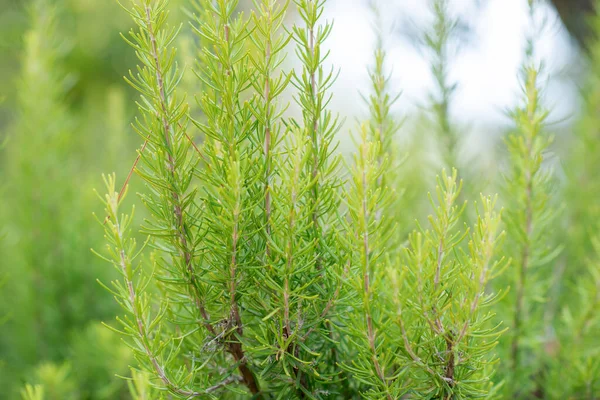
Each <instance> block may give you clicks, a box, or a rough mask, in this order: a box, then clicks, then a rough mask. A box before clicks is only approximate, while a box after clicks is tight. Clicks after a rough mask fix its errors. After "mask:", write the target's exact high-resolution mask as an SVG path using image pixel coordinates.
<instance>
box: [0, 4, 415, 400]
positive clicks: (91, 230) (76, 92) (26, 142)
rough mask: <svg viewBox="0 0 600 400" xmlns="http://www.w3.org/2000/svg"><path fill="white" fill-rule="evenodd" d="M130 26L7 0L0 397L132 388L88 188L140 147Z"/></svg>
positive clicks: (91, 10)
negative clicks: (32, 388) (36, 387)
mask: <svg viewBox="0 0 600 400" xmlns="http://www.w3.org/2000/svg"><path fill="white" fill-rule="evenodd" d="M172 3H174V4H173V7H172V9H174V10H176V9H179V7H177V5H178V4H181V3H183V0H172ZM48 5H51V7H48ZM171 18H172V22H173V23H178V22H181V21H183V20H184V13H183V12H180V13H177V14H174V15H171ZM131 26H132V23H131V21H130V19H129V16H128V15H127V13H125V12H124V11H123V10H122V9H121V8H120V7H119V5H118V3H117V2H116V1H114V0H62V1H60V0H56V1H51V0H40V1H25V0H0V77H1V79H0V146H1V148H0V277H2V282H3V284H2V287H1V289H0V317H1V318H2V325H1V326H0V387H2V391H1V392H0V398H3V399H4V398H6V399H17V398H20V390H21V388H22V387H23V385H24V384H25V383H33V384H35V383H40V384H43V385H44V387H45V388H46V399H57V400H58V399H119V398H123V399H125V398H129V397H130V395H129V394H128V390H127V384H126V382H125V381H124V380H122V379H120V378H118V377H116V375H123V376H127V375H129V374H130V372H129V365H130V364H131V363H132V360H131V358H130V355H129V352H128V349H127V348H126V347H124V345H123V344H122V342H121V341H120V339H119V338H118V336H117V335H116V334H114V333H113V332H111V331H110V330H108V329H106V328H105V327H104V326H102V324H101V321H106V322H111V321H113V320H114V318H115V315H117V313H118V306H117V304H116V302H115V301H114V300H113V299H112V296H111V294H110V293H109V292H108V291H106V290H105V289H103V288H102V287H101V286H100V285H99V284H98V283H97V279H99V280H101V281H103V282H107V281H109V280H110V279H112V277H113V268H112V267H111V266H110V265H107V264H106V263H105V262H104V261H103V260H101V259H99V258H97V257H96V256H94V255H93V254H92V252H91V251H90V248H98V247H100V246H102V237H101V234H100V232H101V229H100V228H99V227H98V225H97V222H96V220H95V219H94V217H93V215H92V211H94V210H96V211H98V210H99V208H100V207H99V202H98V201H97V198H96V195H95V193H94V191H93V188H95V187H98V186H100V182H101V179H100V176H101V174H102V173H105V172H112V171H116V172H118V173H119V176H120V177H121V178H123V177H124V176H125V174H126V171H128V170H129V168H130V167H131V164H132V162H133V159H134V158H135V149H136V148H137V147H138V146H139V144H140V140H139V138H138V137H137V136H136V135H135V133H134V132H133V131H132V130H131V129H130V128H129V123H130V121H131V119H132V118H133V116H134V115H135V109H134V105H135V103H134V93H133V91H132V90H130V88H129V87H128V86H127V85H126V83H125V82H124V81H123V79H122V76H123V75H124V74H125V73H126V71H127V70H128V69H130V68H133V67H134V66H135V65H136V59H135V55H134V53H133V51H132V50H131V49H130V48H129V47H128V45H127V44H126V43H125V42H124V41H123V40H122V39H121V38H120V32H126V31H128V30H129V29H130V27H131ZM180 40H181V43H180V44H179V47H180V49H181V50H182V52H181V53H182V54H180V56H181V57H184V58H186V57H187V58H190V59H191V57H192V56H191V55H190V54H187V53H186V49H187V48H189V43H190V41H191V40H192V39H190V37H188V36H185V35H183V36H181V38H180ZM366 63H367V60H364V64H365V65H366ZM365 71H366V69H365ZM184 84H189V85H191V84H192V83H185V82H184ZM349 89H351V90H353V91H355V90H356V87H355V86H351V87H350V88H349ZM357 98H358V96H357ZM346 101H348V100H346ZM342 106H344V107H346V106H347V104H345V103H344V104H342ZM347 114H348V115H352V111H349V112H348V113H347ZM417 170H418V165H415V171H417ZM138 184H139V183H138V182H137V181H136V180H134V181H133V182H132V185H133V188H132V191H135V186H136V185H138ZM411 190H412V191H414V192H417V191H421V188H420V187H417V186H415V187H412V188H410V189H409V191H408V193H407V195H414V194H411V193H412V192H411ZM134 197H135V196H130V199H133V198H134Z"/></svg>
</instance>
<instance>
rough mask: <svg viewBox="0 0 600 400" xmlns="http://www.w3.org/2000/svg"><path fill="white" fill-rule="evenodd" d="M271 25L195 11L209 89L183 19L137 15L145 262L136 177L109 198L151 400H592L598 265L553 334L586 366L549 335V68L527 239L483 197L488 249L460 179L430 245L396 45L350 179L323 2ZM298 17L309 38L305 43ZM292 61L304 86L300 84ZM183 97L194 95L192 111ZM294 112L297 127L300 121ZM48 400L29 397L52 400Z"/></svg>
mask: <svg viewBox="0 0 600 400" xmlns="http://www.w3.org/2000/svg"><path fill="white" fill-rule="evenodd" d="M430 4H431V5H432V7H433V8H432V9H433V10H434V14H435V17H436V25H435V27H434V29H433V30H432V31H431V32H429V33H427V34H426V42H427V44H428V46H429V48H431V49H432V51H433V52H434V54H435V55H436V57H434V59H435V61H434V65H433V67H432V71H433V74H434V76H435V78H436V81H437V86H438V87H439V89H440V92H441V94H440V97H439V98H437V97H436V98H435V99H433V100H432V102H434V103H435V109H436V112H437V114H436V115H437V117H436V118H437V120H438V122H439V124H440V127H439V132H441V134H440V137H439V138H438V139H439V141H440V142H442V143H441V145H442V148H443V149H444V150H443V151H445V152H446V153H447V154H446V155H445V156H444V162H445V164H447V165H448V166H450V167H453V166H455V164H456V163H457V162H458V152H457V148H458V135H457V130H456V128H455V127H453V125H452V124H451V123H450V118H449V107H450V101H451V98H452V93H453V90H454V85H453V84H451V83H449V79H448V70H447V67H448V59H447V53H448V46H449V39H450V37H451V36H452V34H453V32H454V31H455V30H456V29H457V26H458V25H457V24H458V22H457V21H456V20H454V19H452V18H450V14H449V8H448V7H449V6H448V2H447V1H442V0H435V1H432V2H431V3H430ZM253 5H254V9H253V11H251V12H250V13H249V14H244V13H242V12H240V11H239V10H238V8H239V7H238V6H239V4H238V2H237V0H195V1H194V12H195V14H193V15H191V17H192V18H193V22H192V24H191V26H192V30H193V32H194V33H195V35H196V37H195V39H194V41H187V42H185V43H186V46H188V48H187V50H186V54H185V57H184V58H185V59H189V57H190V54H195V57H196V59H197V63H196V67H195V71H194V72H195V74H196V77H197V82H195V83H192V82H190V81H189V80H190V76H189V75H188V76H185V78H184V75H183V69H180V68H179V67H178V63H177V60H178V59H179V56H178V55H177V52H176V50H175V47H174V46H175V45H176V44H177V43H179V42H178V40H177V37H178V33H179V31H180V29H183V27H176V28H172V27H170V26H169V23H168V14H169V7H170V6H171V5H170V3H169V1H168V0H131V2H130V3H128V4H127V5H126V6H124V8H125V9H126V10H127V11H128V12H129V14H130V15H131V17H132V19H133V21H134V22H135V24H136V30H135V31H132V32H131V34H130V36H129V37H128V39H126V40H127V41H128V42H129V44H130V45H131V46H132V47H133V48H134V49H135V52H136V54H137V57H138V59H139V63H140V66H139V67H138V69H137V70H136V71H135V72H132V73H130V75H129V77H128V78H127V80H128V82H129V83H130V84H131V85H132V86H133V87H134V88H135V89H136V90H137V91H138V92H139V94H140V95H141V100H140V101H139V102H138V106H139V113H140V116H139V117H138V119H136V122H135V124H134V127H135V130H136V131H137V132H138V133H139V135H140V137H141V140H142V142H143V144H142V145H141V147H140V149H139V152H138V159H137V160H136V161H135V163H134V168H132V171H131V173H133V171H135V172H137V174H138V175H139V176H140V177H141V178H142V180H143V181H144V183H145V188H144V189H143V190H142V191H141V193H140V194H139V196H140V199H141V201H142V203H143V204H144V205H145V206H146V209H147V212H148V215H149V216H148V218H147V219H146V220H145V222H144V223H143V224H142V226H141V231H142V233H143V234H144V235H146V236H147V239H146V241H145V242H144V246H139V245H137V244H136V240H135V238H134V236H133V232H134V231H137V230H138V229H137V228H136V226H137V224H136V223H135V221H136V220H135V219H134V218H133V216H132V214H133V213H132V214H129V215H128V214H123V213H122V211H121V207H122V204H123V201H124V199H125V196H126V194H127V188H128V186H127V183H128V182H129V181H130V178H129V177H127V178H126V179H125V184H124V185H123V186H121V187H120V188H119V187H117V185H116V178H115V176H114V175H111V176H108V177H106V178H105V183H106V186H107V192H108V194H107V195H106V196H105V197H104V198H103V203H104V205H105V212H106V214H105V216H103V217H101V218H99V222H100V223H101V224H102V226H103V228H104V230H105V234H106V238H107V242H108V245H107V248H106V251H105V252H104V253H103V255H102V257H103V258H105V259H106V260H107V261H109V262H110V263H112V264H113V265H114V266H115V268H116V270H117V271H118V272H119V273H120V279H119V280H117V281H114V282H113V283H112V286H111V287H110V288H109V290H111V291H112V293H113V294H114V295H115V297H116V299H117V301H118V302H119V303H120V305H121V306H122V307H123V311H124V312H125V314H126V315H125V317H122V318H119V322H120V323H121V328H120V329H116V330H117V331H120V332H121V334H123V335H124V336H126V337H127V338H128V341H127V342H128V344H129V346H130V347H131V349H132V351H133V354H134V355H135V357H136V360H137V364H138V365H137V368H136V369H135V370H134V371H133V373H132V376H133V380H132V382H131V383H130V391H131V395H132V397H133V398H137V399H141V398H145V396H151V397H153V398H154V397H157V398H180V399H192V398H224V399H237V398H256V399H263V398H264V399H267V398H280V399H288V398H289V399H291V398H299V399H302V398H309V399H325V398H340V399H346V398H368V399H390V400H391V399H400V398H405V399H422V398H429V399H471V398H495V397H498V396H499V395H500V394H504V395H505V397H515V398H516V397H523V398H529V397H532V396H534V395H537V394H538V393H539V388H540V386H544V385H545V386H546V387H545V389H544V392H543V395H544V396H551V395H555V394H556V395H558V394H560V396H567V395H571V394H573V393H577V394H579V393H582V394H584V395H586V396H588V397H589V398H590V399H591V398H593V396H594V393H595V390H596V389H595V388H596V386H597V382H596V381H595V380H594V379H596V378H595V377H596V376H597V372H598V369H599V367H598V363H597V362H596V361H595V358H594V357H595V356H596V355H597V351H598V349H597V346H596V345H595V344H594V343H593V341H594V336H593V335H595V334H597V331H598V321H597V318H596V317H595V314H593V310H594V306H595V305H596V304H597V302H598V301H597V299H596V298H595V297H594V296H596V294H597V288H598V286H597V283H598V273H597V267H596V266H597V265H598V263H597V261H593V262H590V263H589V264H587V265H588V266H589V268H588V275H586V276H590V277H592V278H593V279H589V278H586V279H587V281H586V283H585V284H582V285H580V289H579V290H578V294H579V297H578V299H577V300H573V301H572V303H570V304H568V305H567V307H564V308H563V309H564V312H563V314H562V315H563V318H562V320H561V322H560V323H559V322H556V323H555V324H552V325H553V327H554V326H555V327H556V329H557V338H558V339H557V340H560V343H561V346H564V348H565V349H566V348H568V349H573V351H566V350H563V349H562V348H563V347H561V349H559V350H557V351H556V352H555V353H551V352H549V351H548V343H549V342H548V341H546V343H545V344H546V348H545V349H543V348H542V342H541V341H540V340H539V338H540V337H543V336H544V335H545V334H546V330H545V329H546V328H548V327H547V325H546V324H545V321H544V318H543V313H544V310H545V309H546V307H545V306H544V305H543V304H541V303H542V302H543V296H544V295H546V294H547V293H548V287H549V283H548V279H547V278H545V276H544V275H548V274H547V273H546V272H545V271H547V270H548V267H549V266H550V264H551V262H553V261H554V260H555V259H556V255H557V253H558V250H556V249H554V248H552V245H551V241H550V240H549V235H548V231H550V227H551V226H553V225H552V224H554V223H555V222H556V218H555V214H556V212H555V210H554V209H552V210H551V209H549V205H550V204H551V200H552V196H553V192H552V190H551V187H552V184H553V181H554V180H553V178H552V174H551V172H550V170H549V169H547V168H546V166H545V165H543V161H544V156H545V154H546V151H547V149H548V146H549V145H550V138H549V136H548V135H547V134H546V133H545V130H544V122H545V119H546V117H547V112H546V111H545V110H543V109H542V107H541V106H540V95H539V85H538V76H539V69H538V68H537V67H536V65H535V63H534V62H533V57H532V51H530V52H529V57H528V59H527V61H526V64H525V66H524V68H523V71H524V72H523V92H524V96H523V102H522V103H523V104H522V105H521V106H520V107H519V108H517V109H516V110H515V111H514V112H513V114H512V116H513V118H514V121H515V123H516V125H517V129H516V131H515V133H514V134H512V135H511V136H510V137H509V139H508V140H507V147H508V150H509V153H510V172H509V174H508V176H507V179H506V184H505V189H506V194H507V195H506V199H503V200H505V203H506V213H505V214H504V215H506V216H507V218H505V219H504V220H503V219H502V218H501V214H503V213H502V212H500V211H496V203H497V197H496V196H483V195H481V196H480V197H479V200H478V201H477V202H476V203H475V202H473V204H472V205H473V206H472V207H470V209H472V210H473V215H474V216H475V218H474V222H473V223H472V224H471V225H472V226H471V227H470V228H468V227H467V224H464V223H463V220H464V219H463V217H462V215H463V211H464V210H465V209H466V206H467V204H468V203H467V201H464V202H463V200H469V201H470V200H472V199H469V197H471V194H470V193H469V192H467V193H462V187H463V182H462V181H459V179H458V172H457V170H456V169H452V172H451V173H450V174H449V175H448V174H446V172H445V171H444V172H443V173H442V176H441V177H440V178H439V179H438V182H437V187H436V190H435V194H434V195H433V196H432V195H430V196H429V197H430V199H429V200H430V203H431V205H432V207H433V214H432V215H431V216H430V217H429V218H428V225H427V226H425V224H420V223H418V222H417V226H416V228H417V229H416V230H415V229H414V226H413V225H412V224H409V222H408V221H409V220H411V219H413V218H414V215H412V214H410V215H404V214H403V213H406V210H407V209H416V208H418V206H415V207H414V208H411V206H407V207H404V206H403V204H405V203H404V202H405V200H404V199H403V198H402V197H401V196H400V193H401V188H402V187H403V186H404V185H405V184H406V183H407V181H406V180H405V178H406V176H405V174H402V173H400V172H399V167H400V161H401V160H400V157H399V151H398V144H397V142H396V136H397V134H398V131H399V128H400V123H399V121H398V120H397V119H396V118H395V117H394V116H393V113H392V106H393V103H394V101H395V99H397V96H393V95H392V94H391V93H392V88H391V87H390V84H389V75H388V72H387V66H386V53H385V50H384V46H383V40H382V34H381V32H380V31H379V33H378V40H377V45H376V50H375V53H374V66H373V68H372V69H371V70H370V71H369V76H370V80H371V91H370V93H369V94H367V95H366V96H365V101H366V103H367V105H368V108H369V113H370V115H369V118H368V119H367V120H366V121H365V122H364V123H363V124H362V125H361V126H360V128H359V134H358V137H357V143H356V145H357V149H356V153H355V154H354V158H353V160H352V161H351V162H349V164H348V165H347V171H345V170H344V165H343V163H342V162H341V156H340V155H339V154H338V152H337V151H336V147H337V140H338V137H337V133H338V130H339V127H340V120H339V119H338V117H337V116H336V115H335V114H334V113H333V112H332V111H331V110H330V109H329V103H330V100H331V96H332V94H331V91H330V88H331V85H332V84H333V82H334V81H335V78H336V73H335V69H333V68H332V69H331V70H329V69H328V67H327V66H326V65H327V64H326V60H327V56H328V52H327V51H325V50H324V49H325V41H326V40H327V38H328V37H329V35H330V34H331V31H332V24H331V23H330V22H328V21H325V22H323V20H322V15H323V13H324V7H325V1H324V0H296V1H295V2H294V3H290V2H288V1H276V0H255V1H254V2H253ZM293 6H295V7H296V10H297V12H298V16H299V22H298V23H297V24H295V25H293V26H292V27H291V28H287V27H286V23H285V22H286V15H287V13H288V11H289V9H290V8H291V7H293ZM375 9H376V10H377V8H376V7H375ZM291 46H293V48H294V51H295V54H296V56H297V57H298V62H299V67H298V68H297V69H296V70H286V66H285V63H284V60H285V58H286V55H287V53H288V51H289V47H291ZM184 89H191V90H193V91H196V93H195V98H196V102H195V104H194V105H192V106H190V105H188V101H187V97H186V96H185V95H184V94H183V93H184V92H185V90H184ZM287 92H293V99H294V100H295V102H296V103H297V106H298V108H299V110H300V114H299V115H298V116H297V117H296V118H294V117H289V116H288V115H287V114H286V110H287V108H288V106H289V104H288V103H287V102H286V100H285V93H287ZM196 132H197V133H198V134H196ZM197 136H201V138H198V137H197ZM199 139H201V140H199ZM409 156H410V155H409ZM346 172H347V174H346ZM346 175H347V176H348V177H347V179H346ZM471 184H473V183H472V182H471ZM503 227H505V228H506V232H504V231H503V229H504V228H503ZM407 231H413V233H412V234H410V235H409V238H408V241H406V242H405V243H403V239H404V237H403V234H402V233H401V232H407ZM505 236H507V240H506V242H504V239H505ZM597 242H600V241H595V242H593V243H595V244H596V248H595V250H596V251H599V250H600V245H598V243H597ZM596 257H598V255H596ZM509 259H512V264H510V265H509V261H508V260H509ZM505 270H506V271H508V272H507V273H506V274H504V277H502V278H499V276H500V275H501V274H503V272H504V271H505ZM507 286H511V288H512V289H511V291H509V292H506V287H507ZM496 314H498V315H496ZM505 327H507V328H509V329H510V333H509V334H508V335H502V334H503V332H504V331H505V329H506V328H505ZM569 330H572V331H575V332H579V333H576V334H575V335H574V336H570V335H569V334H567V331H569ZM586 351H587V352H586ZM552 354H557V358H558V359H559V360H561V362H564V363H569V364H574V365H575V364H576V365H578V366H586V368H583V367H582V368H579V369H574V370H573V374H570V375H569V380H568V384H567V383H566V384H565V385H564V386H562V387H557V386H555V385H552V384H550V383H546V384H543V382H544V380H545V379H546V380H547V379H549V378H550V377H553V376H556V375H557V374H558V373H559V371H560V370H559V369H558V363H557V362H553V360H551V359H550V358H551V357H549V355H552ZM586 373H587V375H586ZM503 385H504V386H503ZM40 390H45V388H44V387H41V388H35V387H34V386H31V387H29V388H28V389H26V392H27V395H29V396H30V397H31V398H35V396H40ZM161 396H162V397H161Z"/></svg>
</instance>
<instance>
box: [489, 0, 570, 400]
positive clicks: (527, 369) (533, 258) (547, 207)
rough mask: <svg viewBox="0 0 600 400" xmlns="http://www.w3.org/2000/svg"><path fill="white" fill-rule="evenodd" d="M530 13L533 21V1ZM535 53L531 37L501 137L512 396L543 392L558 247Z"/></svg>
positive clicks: (504, 353) (505, 349) (503, 369)
mask: <svg viewBox="0 0 600 400" xmlns="http://www.w3.org/2000/svg"><path fill="white" fill-rule="evenodd" d="M530 13H531V20H532V21H533V16H534V13H535V2H534V1H531V2H530ZM532 24H533V22H532ZM534 56H535V53H534V41H533V38H530V40H529V41H528V48H527V54H526V58H525V61H524V63H523V67H522V76H521V79H522V80H521V82H522V92H523V94H522V100H521V104H520V105H519V106H518V107H517V108H516V109H515V110H514V111H513V112H512V113H511V116H512V117H513V120H514V123H515V126H516V128H515V132H514V133H512V134H511V135H510V136H509V137H508V138H507V140H506V146H507V148H508V151H509V160H510V167H509V172H508V174H507V175H506V183H505V187H504V191H505V192H504V193H505V201H506V214H505V215H506V218H505V221H506V229H507V232H508V237H509V240H508V241H507V245H506V249H505V254H506V257H507V258H510V259H512V263H511V266H510V268H509V270H508V273H507V274H505V280H504V281H502V282H503V283H506V284H507V285H508V286H510V287H511V291H510V293H509V294H508V295H507V296H506V297H505V298H504V299H503V301H502V303H500V307H498V315H499V317H500V318H501V319H502V320H504V321H505V322H506V323H507V324H510V325H509V326H510V330H509V334H508V335H507V337H508V338H509V339H508V340H505V341H503V342H502V346H501V347H500V349H499V354H500V359H501V363H500V374H499V375H500V378H501V379H504V380H506V384H505V387H504V388H505V389H504V390H505V392H504V395H505V396H509V397H511V398H531V396H534V395H535V393H539V392H540V391H541V392H542V393H543V387H541V386H543V385H541V383H540V382H541V381H542V374H543V373H544V369H545V364H544V363H545V353H544V345H545V344H548V343H547V342H548V338H547V337H546V334H547V332H546V326H545V324H544V312H545V310H546V307H547V306H546V304H545V303H546V302H547V300H548V299H547V296H548V294H549V290H550V287H551V282H552V276H553V262H555V260H556V257H557V256H558V254H559V252H560V250H561V249H560V247H559V246H557V245H556V244H554V243H553V242H552V237H551V227H552V226H553V225H554V224H555V223H557V218H556V216H557V214H558V212H559V210H560V209H559V208H558V207H556V205H555V204H554V202H553V196H554V194H555V192H556V191H555V187H556V181H555V179H554V178H553V171H552V168H551V167H550V166H548V165H545V164H543V162H544V160H545V158H546V156H547V155H548V154H549V146H550V144H551V143H552V138H551V136H550V135H549V134H548V133H547V130H546V129H545V122H546V119H547V116H548V111H547V110H545V109H544V108H543V105H542V99H541V95H540V90H541V89H540V82H539V80H540V78H539V76H540V67H539V66H538V65H537V62H536V61H535V59H534ZM548 345H550V346H552V345H551V344H548Z"/></svg>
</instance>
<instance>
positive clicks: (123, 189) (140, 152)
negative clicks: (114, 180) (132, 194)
mask: <svg viewBox="0 0 600 400" xmlns="http://www.w3.org/2000/svg"><path fill="white" fill-rule="evenodd" d="M147 145H148V139H146V140H144V144H143V145H142V148H141V149H140V151H139V152H138V155H137V157H136V158H135V161H134V162H133V165H132V166H131V169H130V170H129V173H128V174H127V178H126V179H125V182H123V186H121V190H119V197H118V198H117V201H121V199H122V198H123V195H124V194H125V189H126V188H127V185H129V181H130V180H131V176H132V175H133V172H134V171H135V167H137V165H138V163H139V162H140V158H141V157H142V153H143V152H144V150H145V149H146V146H147Z"/></svg>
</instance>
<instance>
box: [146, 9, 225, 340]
mask: <svg viewBox="0 0 600 400" xmlns="http://www.w3.org/2000/svg"><path fill="white" fill-rule="evenodd" d="M145 10H146V26H147V30H148V37H149V38H150V42H151V44H152V49H151V56H152V59H153V61H154V70H155V74H156V82H157V84H158V92H159V103H160V108H161V111H162V115H161V120H162V124H163V129H164V135H165V142H166V145H167V147H170V146H171V139H170V137H169V134H170V132H171V129H172V127H171V126H170V123H169V120H168V118H167V116H168V115H169V112H168V105H167V104H168V102H167V96H166V94H165V89H164V77H163V72H162V70H161V66H160V53H159V50H158V45H157V43H156V34H155V32H154V29H153V27H152V15H151V9H150V7H149V6H146V7H145ZM168 153H169V155H168V161H169V170H170V172H171V177H172V179H175V163H174V160H173V157H172V156H171V155H170V152H168ZM172 197H173V206H174V207H173V208H174V211H175V218H176V220H177V229H178V238H179V242H180V246H181V249H180V253H182V254H180V255H181V256H182V258H183V259H184V260H185V266H186V269H187V273H188V279H189V283H190V286H191V289H192V291H193V294H194V302H195V304H196V307H197V308H198V310H199V312H200V315H201V316H202V319H203V321H202V325H204V327H205V328H206V329H207V330H208V331H209V332H210V333H211V334H213V335H216V331H215V329H214V327H213V326H212V325H211V324H210V316H209V315H208V312H207V310H206V308H205V306H204V304H203V303H202V300H201V299H202V297H201V293H200V288H199V285H198V282H197V280H196V273H195V270H194V265H193V251H192V250H191V249H190V248H189V245H188V242H187V238H186V235H185V227H184V221H183V210H182V207H181V199H180V196H179V193H177V192H176V191H174V190H173V191H172Z"/></svg>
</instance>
